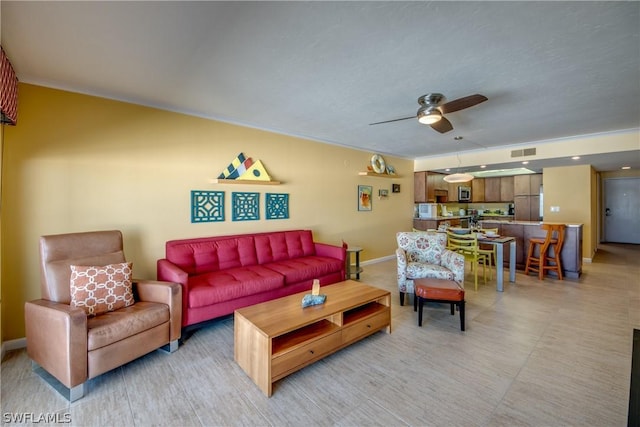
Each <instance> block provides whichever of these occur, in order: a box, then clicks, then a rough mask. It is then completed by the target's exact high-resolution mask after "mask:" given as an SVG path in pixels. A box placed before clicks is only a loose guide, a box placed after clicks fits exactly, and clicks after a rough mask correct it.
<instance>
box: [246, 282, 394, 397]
mask: <svg viewBox="0 0 640 427" xmlns="http://www.w3.org/2000/svg"><path fill="white" fill-rule="evenodd" d="M321 292H322V293H324V294H326V295H327V301H326V302H325V303H324V304H322V305H319V306H312V307H306V308H302V307H301V300H302V297H303V295H304V294H305V293H304V292H303V293H300V294H295V295H291V296H288V297H284V298H280V299H277V300H273V301H268V302H266V303H263V304H258V305H255V306H251V307H245V308H242V309H239V310H236V312H235V315H234V340H235V342H234V345H235V346H234V357H235V360H236V362H237V363H238V364H239V365H240V367H241V368H242V369H243V370H244V371H245V372H246V373H247V375H249V377H251V379H252V380H253V381H254V382H255V383H256V385H257V386H258V387H259V388H260V389H261V390H262V391H263V392H264V394H266V395H267V396H271V394H272V392H273V383H274V382H275V381H277V380H279V379H281V378H284V377H286V376H287V375H289V374H291V373H293V372H295V371H297V370H299V369H302V368H303V367H305V366H307V365H309V364H311V363H314V362H316V361H318V360H320V359H322V358H324V357H326V356H328V355H330V354H332V353H335V352H336V351H338V350H340V349H342V348H344V347H346V346H348V345H350V344H352V343H354V342H356V341H359V340H361V339H362V338H365V337H367V336H369V335H371V334H373V333H375V332H378V331H380V330H382V329H386V331H387V333H390V332H391V307H390V306H391V295H390V293H389V292H388V291H385V290H383V289H378V288H374V287H372V286H369V285H365V284H363V283H360V282H356V281H353V280H347V281H345V282H340V283H337V284H334V285H329V286H324V287H322V289H321Z"/></svg>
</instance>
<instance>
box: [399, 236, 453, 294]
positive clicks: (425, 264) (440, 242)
mask: <svg viewBox="0 0 640 427" xmlns="http://www.w3.org/2000/svg"><path fill="white" fill-rule="evenodd" d="M396 240H397V241H398V249H396V256H397V258H398V259H397V261H398V290H399V291H400V305H404V294H405V293H409V294H411V295H413V292H414V291H413V279H422V278H425V277H430V278H434V279H445V280H454V281H455V282H457V283H458V284H460V286H462V287H463V288H464V256H463V255H461V254H459V253H456V252H453V251H450V250H448V249H447V235H446V234H445V233H433V232H404V231H403V232H399V233H397V234H396Z"/></svg>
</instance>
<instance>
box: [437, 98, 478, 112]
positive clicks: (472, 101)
mask: <svg viewBox="0 0 640 427" xmlns="http://www.w3.org/2000/svg"><path fill="white" fill-rule="evenodd" d="M486 100H487V97H486V96H484V95H480V94H477V93H476V94H475V95H469V96H465V97H464V98H458V99H454V100H453V101H449V102H447V103H446V104H444V105H441V106H440V107H439V109H440V111H442V113H443V114H447V113H453V112H455V111H460V110H464V109H465V108H469V107H473V106H474V105H478V104H480V103H481V102H484V101H486Z"/></svg>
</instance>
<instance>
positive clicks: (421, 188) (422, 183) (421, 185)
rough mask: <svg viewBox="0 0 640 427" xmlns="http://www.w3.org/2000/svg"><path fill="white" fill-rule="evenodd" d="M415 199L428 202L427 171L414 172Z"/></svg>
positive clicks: (415, 200) (419, 201)
mask: <svg viewBox="0 0 640 427" xmlns="http://www.w3.org/2000/svg"><path fill="white" fill-rule="evenodd" d="M413 201H414V202H416V203H426V202H427V172H426V171H423V172H414V173H413Z"/></svg>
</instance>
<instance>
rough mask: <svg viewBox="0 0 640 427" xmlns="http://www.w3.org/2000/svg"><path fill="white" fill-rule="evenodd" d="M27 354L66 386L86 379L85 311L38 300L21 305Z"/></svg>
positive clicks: (70, 386)
mask: <svg viewBox="0 0 640 427" xmlns="http://www.w3.org/2000/svg"><path fill="white" fill-rule="evenodd" d="M24 317H25V329H26V336H27V354H28V355H29V357H30V358H31V359H32V360H33V361H34V362H36V363H37V364H39V365H40V366H42V367H43V368H44V369H45V370H46V371H47V372H49V373H50V374H51V375H53V376H54V377H56V378H57V379H58V380H59V381H60V382H61V383H62V384H64V385H65V386H66V387H68V388H72V387H75V386H77V385H80V384H82V383H84V382H85V381H86V379H87V375H88V374H87V372H88V368H87V314H86V313H85V311H84V310H83V309H81V308H76V307H72V306H70V305H67V304H60V303H56V302H53V301H49V300H44V299H39V300H35V301H28V302H26V303H25V305H24Z"/></svg>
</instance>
